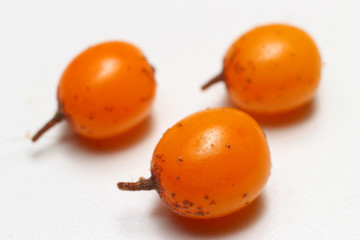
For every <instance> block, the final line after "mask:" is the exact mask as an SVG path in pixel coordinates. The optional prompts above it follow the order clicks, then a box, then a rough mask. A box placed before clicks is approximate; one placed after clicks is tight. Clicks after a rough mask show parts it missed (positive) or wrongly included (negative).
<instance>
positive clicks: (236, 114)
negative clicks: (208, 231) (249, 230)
mask: <svg viewBox="0 0 360 240" xmlns="http://www.w3.org/2000/svg"><path fill="white" fill-rule="evenodd" d="M270 168H271V162H270V152H269V148H268V144H267V140H266V137H265V135H264V133H263V132H262V130H261V128H260V127H259V125H258V124H257V123H256V122H255V120H253V119H252V118H251V117H250V116H249V115H247V114H245V113H243V112H241V111H239V110H236V109H232V108H216V109H209V110H204V111H201V112H198V113H195V114H193V115H190V116H188V117H187V118H185V119H183V120H181V121H180V122H178V123H177V124H175V125H174V126H173V127H171V128H170V129H169V130H168V131H167V132H166V133H165V134H164V136H163V137H162V138H161V139H160V141H159V143H158V144H157V146H156V148H155V151H154V154H153V158H152V162H151V177H150V178H148V179H144V178H140V180H139V181H138V182H136V183H127V182H120V183H118V187H119V188H120V189H121V190H153V189H154V190H156V191H157V192H158V193H159V195H160V197H161V199H162V200H163V202H164V203H165V204H166V205H167V206H169V207H170V208H171V209H172V210H173V211H174V212H176V213H178V214H180V215H182V216H185V217H189V218H203V219H208V218H217V217H221V216H224V215H227V214H230V213H233V212H235V211H237V210H239V209H241V208H243V207H245V206H247V205H248V204H249V203H251V202H252V201H253V200H254V199H255V198H256V197H257V196H258V195H259V194H260V193H261V191H262V190H263V188H264V186H265V184H266V182H267V180H268V177H269V175H270Z"/></svg>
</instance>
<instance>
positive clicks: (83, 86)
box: [32, 42, 156, 141]
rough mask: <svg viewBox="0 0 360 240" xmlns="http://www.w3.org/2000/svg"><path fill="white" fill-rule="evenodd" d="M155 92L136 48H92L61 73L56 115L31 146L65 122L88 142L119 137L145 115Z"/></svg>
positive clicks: (120, 44) (113, 44) (115, 44)
mask: <svg viewBox="0 0 360 240" xmlns="http://www.w3.org/2000/svg"><path fill="white" fill-rule="evenodd" d="M155 87H156V83H155V79H154V70H153V68H152V67H151V66H150V65H149V63H148V62H147V61H146V59H145V57H144V55H143V54H142V53H141V51H140V50H139V49H137V48H136V47H135V46H133V45H131V44H129V43H126V42H105V43H101V44H98V45H95V46H92V47H90V48H88V49H86V50H85V51H84V52H82V53H80V54H79V55H78V56H77V57H76V58H75V59H74V60H73V61H72V62H71V63H70V64H69V65H68V66H67V68H66V69H65V71H64V73H63V75H62V77H61V79H60V83H59V86H58V103H59V107H58V111H57V113H56V114H55V116H54V118H53V119H51V120H50V121H49V123H48V124H47V125H45V126H44V127H43V128H42V129H41V130H40V131H39V132H38V133H37V134H36V135H35V136H34V137H33V139H32V140H33V141H36V140H37V139H38V138H39V137H40V136H41V135H42V133H44V132H45V131H46V130H47V129H49V128H50V127H51V126H53V125H54V124H55V123H57V122H59V121H61V120H62V119H64V118H65V119H67V120H68V121H69V122H70V124H71V125H72V127H73V128H74V130H75V132H77V133H78V134H80V135H81V136H84V137H87V138H92V139H103V138H109V137H113V136H116V135H119V134H121V133H123V132H125V131H127V130H129V129H130V128H132V127H134V126H135V125H136V124H138V123H139V122H140V121H142V120H143V119H144V118H145V117H146V116H147V115H148V113H149V111H150V108H151V105H152V102H153V100H154V96H155Z"/></svg>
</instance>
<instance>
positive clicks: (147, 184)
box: [117, 177, 156, 191]
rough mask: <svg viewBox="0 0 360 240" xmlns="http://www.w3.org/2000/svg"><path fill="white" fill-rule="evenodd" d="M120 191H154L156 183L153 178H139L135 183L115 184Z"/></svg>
mask: <svg viewBox="0 0 360 240" xmlns="http://www.w3.org/2000/svg"><path fill="white" fill-rule="evenodd" d="M117 186H118V188H119V189H120V190H124V191H140V190H147V191H149V190H154V189H156V182H155V181H154V178H153V177H150V178H143V177H141V178H139V181H137V182H119V183H118V184H117Z"/></svg>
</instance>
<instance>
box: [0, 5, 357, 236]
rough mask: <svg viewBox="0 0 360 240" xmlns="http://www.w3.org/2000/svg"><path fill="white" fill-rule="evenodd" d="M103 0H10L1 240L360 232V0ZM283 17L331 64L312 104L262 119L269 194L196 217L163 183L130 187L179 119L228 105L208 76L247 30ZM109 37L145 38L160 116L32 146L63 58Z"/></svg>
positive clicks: (62, 130) (0, 148) (0, 26)
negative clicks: (105, 136) (123, 187)
mask: <svg viewBox="0 0 360 240" xmlns="http://www.w3.org/2000/svg"><path fill="white" fill-rule="evenodd" d="M97 2H98V3H95V1H85V0H84V1H70V0H69V1H57V2H53V1H45V0H44V1H40V0H33V1H25V0H24V1H15V0H14V1H1V3H0V34H1V37H0V66H1V67H0V79H1V88H0V108H1V110H2V113H1V125H0V130H1V131H0V132H1V134H0V157H1V159H0V239H193V238H194V239H197V238H204V239H207V238H209V239H210V238H212V239H359V236H360V187H359V185H360V179H359V178H360V177H359V173H360V153H359V150H358V149H359V143H360V141H359V135H360V107H359V104H360V97H359V89H360V81H359V76H360V68H359V66H360V57H359V54H360V44H359V43H360V32H359V30H360V24H359V23H360V15H359V10H360V2H359V1H356V0H354V1H329V0H324V1H310V0H309V1H285V0H284V1H279V0H276V1H274V0H271V1H190V0H189V1H119V0H117V1H97ZM340 4H341V5H340ZM270 22H285V23H290V24H295V25H297V26H299V27H301V28H303V29H305V30H306V31H307V32H309V33H310V34H311V35H312V36H313V38H314V39H315V40H316V42H317V44H318V46H319V48H320V50H321V54H322V58H323V62H324V67H323V74H322V82H321V86H320V88H319V91H318V94H317V97H316V101H315V104H314V108H313V109H312V110H311V109H310V110H309V111H308V112H307V113H306V114H303V116H301V117H299V118H298V119H297V120H295V121H287V122H285V123H282V124H265V123H262V126H263V128H264V131H265V132H266V134H267V136H268V140H269V144H270V148H271V153H272V162H273V168H272V175H271V178H270V181H269V182H268V185H267V187H266V190H265V192H264V193H263V194H262V196H261V197H260V199H259V200H258V201H257V202H255V203H254V204H252V205H250V206H249V207H248V208H246V209H245V210H244V211H241V212H239V213H237V214H235V215H233V216H230V217H227V218H225V219H220V220H215V221H193V220H187V219H183V218H181V217H177V216H175V215H174V214H172V213H170V211H169V210H168V209H166V208H164V206H163V205H162V204H161V202H160V200H159V198H158V196H157V194H156V193H155V192H137V193H133V192H120V191H118V190H117V188H116V183H117V181H119V180H136V179H137V178H138V177H140V176H149V168H150V158H151V154H152V152H153V149H154V147H155V145H156V143H157V141H158V140H159V139H160V137H161V135H162V133H163V132H164V131H165V130H166V129H167V128H168V127H170V126H171V125H173V124H174V123H175V122H177V121H178V120H180V119H181V118H183V117H185V116H186V115H188V114H190V113H193V112H195V111H198V110H202V109H204V108H206V107H217V106H224V105H228V103H227V100H226V92H225V87H224V86H223V85H221V84H219V85H218V86H214V87H213V88H211V89H209V90H208V91H207V92H201V91H200V90H199V87H200V85H201V84H202V83H203V82H204V81H205V80H207V79H208V78H209V77H211V76H213V75H214V74H215V73H217V72H218V71H220V69H221V60H222V57H223V55H224V53H225V50H226V49H227V48H228V47H229V45H230V43H232V42H233V41H234V40H235V38H236V37H238V36H239V35H240V34H242V33H244V31H246V30H248V29H250V28H252V27H254V26H256V25H258V24H264V23H270ZM110 39H121V40H126V41H129V42H132V43H134V44H136V45H137V46H139V47H140V48H141V49H142V50H143V51H144V53H145V54H146V56H147V58H148V59H149V61H150V62H151V63H152V64H153V65H154V66H155V67H156V69H157V72H156V78H157V82H158V89H157V90H158V91H157V97H156V101H155V104H154V108H153V111H152V115H151V120H149V121H148V122H147V123H146V124H145V125H143V126H142V131H137V132H135V133H133V135H134V136H132V137H130V136H128V137H129V138H130V139H129V140H124V141H123V142H122V143H121V144H119V146H117V147H114V148H112V149H108V150H99V149H98V150H96V149H94V148H91V147H89V146H88V145H86V144H83V143H82V142H81V141H79V140H78V139H77V138H76V137H75V136H74V134H73V133H72V132H71V131H69V129H68V127H67V126H66V124H64V123H63V124H60V125H59V126H57V127H55V128H53V129H52V130H51V131H49V132H48V133H46V135H44V136H43V138H42V139H40V141H39V142H38V143H36V144H32V143H31V142H30V140H29V139H28V138H27V137H26V135H29V134H30V133H31V134H33V133H34V132H35V131H36V130H37V129H38V128H39V127H40V126H41V125H42V124H43V123H44V122H45V121H46V120H47V119H48V118H49V117H50V116H52V114H53V113H54V111H55V108H56V98H55V94H56V86H57V83H58V79H59V76H60V74H61V73H62V71H63V69H64V67H65V66H66V65H67V63H68V62H69V61H70V60H71V59H72V57H73V56H75V55H76V54H77V53H78V52H79V51H81V50H83V49H84V48H86V47H87V46H89V45H91V44H94V43H97V42H100V41H104V40H110Z"/></svg>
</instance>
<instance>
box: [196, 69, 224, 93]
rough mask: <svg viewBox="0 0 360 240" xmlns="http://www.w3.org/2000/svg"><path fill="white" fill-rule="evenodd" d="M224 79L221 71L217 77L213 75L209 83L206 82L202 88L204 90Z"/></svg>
mask: <svg viewBox="0 0 360 240" xmlns="http://www.w3.org/2000/svg"><path fill="white" fill-rule="evenodd" d="M221 81H224V74H223V73H222V72H221V73H219V74H218V75H216V76H215V77H213V78H212V79H210V80H209V81H208V82H207V83H205V84H204V85H202V87H201V89H202V90H206V89H207V88H208V87H210V86H212V85H213V84H215V83H218V82H221Z"/></svg>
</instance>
